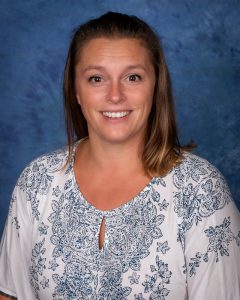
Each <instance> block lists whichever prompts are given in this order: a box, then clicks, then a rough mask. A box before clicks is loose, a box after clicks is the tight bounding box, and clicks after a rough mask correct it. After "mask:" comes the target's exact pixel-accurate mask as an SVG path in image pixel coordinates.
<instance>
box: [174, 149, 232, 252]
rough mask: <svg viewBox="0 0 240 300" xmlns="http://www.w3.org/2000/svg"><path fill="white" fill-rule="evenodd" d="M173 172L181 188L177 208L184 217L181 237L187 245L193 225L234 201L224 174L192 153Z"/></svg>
mask: <svg viewBox="0 0 240 300" xmlns="http://www.w3.org/2000/svg"><path fill="white" fill-rule="evenodd" d="M190 157H191V159H189V158H188V159H186V160H185V161H184V162H183V163H182V165H180V166H178V167H177V168H176V169H175V171H174V173H173V181H174V184H175V186H176V187H177V188H178V191H176V192H175V193H174V198H173V202H174V210H175V212H176V213H177V215H178V217H180V218H182V222H181V223H180V224H179V228H178V229H179V237H178V240H179V241H180V242H181V243H182V246H183V247H184V236H185V234H186V232H187V231H188V230H189V229H190V228H191V227H192V226H193V225H196V226H197V225H198V222H200V221H202V220H203V218H206V217H208V216H210V215H212V214H213V213H214V212H215V211H216V210H219V209H222V208H223V207H224V206H225V205H226V204H228V203H229V202H230V201H232V200H231V196H230V192H229V189H228V187H227V184H226V182H225V180H224V178H223V177H222V175H221V174H220V173H219V172H218V171H217V170H216V169H215V168H214V167H213V166H212V165H210V164H209V163H207V162H206V161H204V160H202V159H199V158H198V157H196V156H194V155H191V156H190Z"/></svg>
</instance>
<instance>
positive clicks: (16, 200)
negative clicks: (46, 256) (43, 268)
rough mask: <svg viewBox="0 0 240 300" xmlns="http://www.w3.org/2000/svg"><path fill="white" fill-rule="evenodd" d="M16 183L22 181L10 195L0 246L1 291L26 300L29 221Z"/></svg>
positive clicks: (28, 213)
mask: <svg viewBox="0 0 240 300" xmlns="http://www.w3.org/2000/svg"><path fill="white" fill-rule="evenodd" d="M22 178H23V175H22ZM19 182H21V178H20V179H19V181H18V183H17V185H16V187H15V189H14V192H13V195H12V199H11V202H10V207H9V213H8V217H7V221H6V224H5V228H4V232H3V236H2V239H1V244H0V291H1V292H2V293H3V294H6V295H9V296H13V297H17V298H18V299H29V294H30V293H31V288H30V286H29V285H30V283H29V278H28V277H29V275H28V274H29V272H28V265H29V263H28V260H29V258H30V257H31V255H30V252H29V251H31V250H30V248H31V236H32V234H31V230H32V226H31V223H32V222H31V215H30V209H29V207H28V201H27V200H26V195H25V192H26V191H25V189H24V188H23V185H20V184H19ZM26 293H28V295H26ZM30 297H31V296H30ZM32 299H34V297H32Z"/></svg>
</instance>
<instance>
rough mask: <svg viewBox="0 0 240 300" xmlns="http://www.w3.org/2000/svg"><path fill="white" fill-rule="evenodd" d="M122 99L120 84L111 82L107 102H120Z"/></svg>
mask: <svg viewBox="0 0 240 300" xmlns="http://www.w3.org/2000/svg"><path fill="white" fill-rule="evenodd" d="M123 99H124V95H123V89H122V86H121V82H119V81H116V82H111V84H110V86H109V93H108V101H109V102H112V103H118V102H121V101H122V100H123Z"/></svg>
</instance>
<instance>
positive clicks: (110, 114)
mask: <svg viewBox="0 0 240 300" xmlns="http://www.w3.org/2000/svg"><path fill="white" fill-rule="evenodd" d="M102 114H103V115H104V116H105V117H108V118H123V117H126V116H127V115H129V114H130V111H118V112H111V111H103V112H102Z"/></svg>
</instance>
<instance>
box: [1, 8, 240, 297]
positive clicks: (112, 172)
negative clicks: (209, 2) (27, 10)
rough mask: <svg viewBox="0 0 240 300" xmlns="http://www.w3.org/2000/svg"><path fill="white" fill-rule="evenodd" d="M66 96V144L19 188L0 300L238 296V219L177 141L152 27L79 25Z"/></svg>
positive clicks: (29, 171)
mask: <svg viewBox="0 0 240 300" xmlns="http://www.w3.org/2000/svg"><path fill="white" fill-rule="evenodd" d="M64 95H65V109H66V124H67V132H68V144H69V147H68V150H67V149H63V150H59V151H56V152H54V153H51V154H49V155H45V156H42V157H40V158H38V159H37V160H35V161H33V162H32V163H31V164H30V165H29V166H28V167H27V168H26V169H25V170H24V171H23V173H22V175H21V176H20V179H19V180H18V182H17V185H16V188H15V190H14V193H13V198H12V201H11V205H10V211H9V217H8V220H7V224H6V227H5V231H4V235H3V238H2V244H1V255H0V263H1V272H0V290H1V292H2V294H3V295H2V296H1V298H0V299H8V296H12V297H17V299H21V300H28V299H29V300H32V299H44V300H46V299H55V300H57V299H58V300H60V299H114V300H116V299H138V300H139V299H174V300H175V299H181V300H182V299H191V300H192V299H194V300H198V299H211V300H213V299H218V300H220V299H222V300H227V299H228V300H230V299H240V288H239V279H240V268H239V266H240V265H239V264H240V252H239V244H240V232H239V230H240V222H239V214H238V211H237V209H236V207H235V205H234V202H233V201H232V200H231V197H230V194H229V190H228V187H227V185H226V183H225V181H224V179H223V177H222V176H221V174H220V173H219V172H218V171H217V170H216V169H215V168H214V167H213V166H212V165H210V164H209V163H208V162H207V161H205V160H203V159H201V158H199V157H197V156H195V155H193V154H190V153H189V152H188V149H187V148H183V147H180V145H179V142H178V137H177V130H176V124H175V117H174V109H173V103H172V94H171V85H170V79H169V75H168V70H167V66H166V63H165V60H164V56H163V52H162V49H161V46H160V43H159V39H158V37H157V36H156V34H155V33H154V32H153V31H152V29H150V28H149V26H148V25H147V24H146V23H145V22H143V21H141V20H140V19H138V18H136V17H133V16H127V15H123V14H119V13H112V12H110V13H107V14H105V15H103V16H101V17H100V18H98V19H95V20H91V21H89V22H87V23H86V24H83V25H82V26H80V27H79V28H78V29H77V30H76V32H75V34H74V37H73V40H72V43H71V46H70V50H69V55H68V59H67V63H66V68H65V78H64ZM75 140H77V141H76V142H75Z"/></svg>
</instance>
